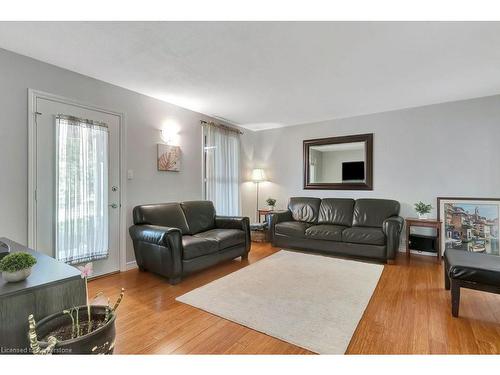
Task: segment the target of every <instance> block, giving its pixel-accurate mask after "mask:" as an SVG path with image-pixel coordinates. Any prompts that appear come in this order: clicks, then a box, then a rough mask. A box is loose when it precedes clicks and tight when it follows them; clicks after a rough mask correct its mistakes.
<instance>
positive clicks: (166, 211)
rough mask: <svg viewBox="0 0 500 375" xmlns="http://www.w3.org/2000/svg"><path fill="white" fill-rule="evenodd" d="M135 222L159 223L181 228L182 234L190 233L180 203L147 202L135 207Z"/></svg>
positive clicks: (141, 223)
mask: <svg viewBox="0 0 500 375" xmlns="http://www.w3.org/2000/svg"><path fill="white" fill-rule="evenodd" d="M133 217H134V224H136V225H144V224H146V225H158V226H161V227H171V228H179V229H180V230H181V232H182V234H187V233H189V228H188V224H187V221H186V216H184V211H183V210H182V208H181V205H180V204H179V203H159V204H146V205H142V206H137V207H134V211H133Z"/></svg>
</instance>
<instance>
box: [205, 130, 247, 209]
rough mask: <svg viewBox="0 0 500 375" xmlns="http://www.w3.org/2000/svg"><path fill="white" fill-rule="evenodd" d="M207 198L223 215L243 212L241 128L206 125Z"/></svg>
mask: <svg viewBox="0 0 500 375" xmlns="http://www.w3.org/2000/svg"><path fill="white" fill-rule="evenodd" d="M203 161H204V163H203V164H204V165H203V181H204V194H205V196H204V198H205V199H206V200H210V201H212V202H213V203H214V206H215V210H216V212H217V214H219V215H229V216H231V215H239V213H240V189H239V185H240V175H239V173H240V138H239V133H238V131H235V130H232V129H228V128H226V127H223V126H217V125H215V124H212V123H205V124H204V125H203Z"/></svg>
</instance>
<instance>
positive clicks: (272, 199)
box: [266, 198, 276, 210]
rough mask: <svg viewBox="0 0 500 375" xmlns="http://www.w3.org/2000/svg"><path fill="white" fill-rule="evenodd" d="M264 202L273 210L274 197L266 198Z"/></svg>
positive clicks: (274, 204)
mask: <svg viewBox="0 0 500 375" xmlns="http://www.w3.org/2000/svg"><path fill="white" fill-rule="evenodd" d="M266 203H267V205H268V206H269V209H271V210H274V206H276V199H274V198H267V199H266Z"/></svg>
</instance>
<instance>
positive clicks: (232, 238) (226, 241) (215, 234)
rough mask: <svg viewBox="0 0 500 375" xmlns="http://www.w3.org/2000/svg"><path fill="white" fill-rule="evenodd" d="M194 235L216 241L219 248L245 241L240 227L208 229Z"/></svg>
mask: <svg viewBox="0 0 500 375" xmlns="http://www.w3.org/2000/svg"><path fill="white" fill-rule="evenodd" d="M194 237H198V238H204V239H206V240H213V241H216V242H217V243H218V245H219V250H223V249H227V248H228V247H231V246H236V245H240V244H244V243H245V232H244V231H242V230H241V229H210V230H207V231H206V232H200V233H197V234H195V235H194Z"/></svg>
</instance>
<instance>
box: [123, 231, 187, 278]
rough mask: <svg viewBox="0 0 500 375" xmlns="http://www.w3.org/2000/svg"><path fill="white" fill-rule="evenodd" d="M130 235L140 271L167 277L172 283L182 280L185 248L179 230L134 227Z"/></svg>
mask: <svg viewBox="0 0 500 375" xmlns="http://www.w3.org/2000/svg"><path fill="white" fill-rule="evenodd" d="M129 233H130V237H131V238H132V242H133V244H134V253H135V259H136V262H137V265H138V266H139V268H140V269H143V270H145V269H147V270H150V271H153V272H155V273H158V274H160V275H163V276H166V277H168V278H169V279H170V280H172V281H173V282H171V283H174V281H175V280H178V279H179V278H180V276H181V274H182V254H183V247H182V232H181V230H180V229H179V228H170V227H162V226H158V225H132V226H131V227H130V228H129ZM177 282H178V281H177Z"/></svg>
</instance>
